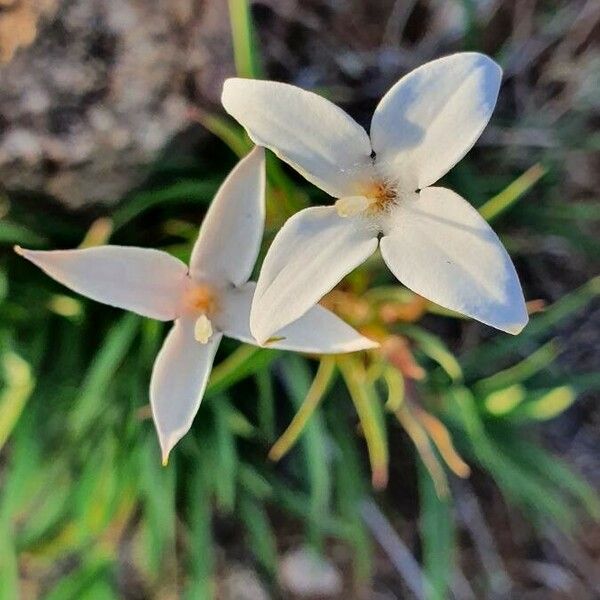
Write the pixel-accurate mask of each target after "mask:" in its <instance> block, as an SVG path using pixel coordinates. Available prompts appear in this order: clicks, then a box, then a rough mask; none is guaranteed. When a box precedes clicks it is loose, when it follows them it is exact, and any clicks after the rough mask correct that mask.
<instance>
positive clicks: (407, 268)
mask: <svg viewBox="0 0 600 600" xmlns="http://www.w3.org/2000/svg"><path fill="white" fill-rule="evenodd" d="M384 233H385V236H384V237H383V238H382V240H381V254H382V255H383V258H384V260H385V262H386V263H387V265H388V266H389V268H390V269H391V270H392V272H393V273H394V275H396V277H397V278H398V279H399V280H400V281H401V282H402V283H403V284H404V285H406V286H407V287H409V288H410V289H411V290H413V291H414V292H416V293H417V294H420V295H421V296H424V297H425V298H428V299H429V300H433V302H435V303H436V304H439V305H440V306H444V307H446V308H449V309H451V310H455V311H457V312H459V313H462V314H465V315H468V316H470V317H473V318H474V319H477V320H478V321H482V322H483V323H486V324H487V325H491V326H492V327H496V328H497V329H501V330H503V331H507V332H509V333H519V331H521V329H523V327H524V326H525V325H526V323H527V320H528V316H527V311H526V309H525V301H524V299H523V292H522V290H521V285H520V284H519V279H518V277H517V273H516V271H515V268H514V266H513V264H512V262H511V260H510V257H509V256H508V254H507V252H506V250H505V249H504V246H503V245H502V243H501V242H500V240H499V239H498V236H497V235H496V234H495V233H494V232H493V231H492V229H491V228H490V226H489V225H488V224H487V223H486V222H485V221H484V219H483V218H482V217H481V216H480V214H479V213H478V212H477V211H476V210H475V209H474V208H473V207H472V206H471V205H470V204H469V203H468V202H467V201H466V200H464V199H463V198H461V197H460V196H459V195H458V194H455V193H454V192H451V191H450V190H447V189H444V188H425V189H424V190H423V191H422V192H421V193H420V194H414V195H413V196H412V197H410V198H408V197H407V198H406V199H405V200H404V201H403V202H401V203H400V204H399V205H398V207H397V208H396V209H395V210H394V212H393V213H392V214H391V215H390V217H389V222H388V223H387V224H386V226H385V227H384Z"/></svg>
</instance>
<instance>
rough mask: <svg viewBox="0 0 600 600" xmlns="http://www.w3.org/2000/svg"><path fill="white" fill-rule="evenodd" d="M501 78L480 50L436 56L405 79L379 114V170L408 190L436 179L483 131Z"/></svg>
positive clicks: (374, 128)
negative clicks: (436, 57)
mask: <svg viewBox="0 0 600 600" xmlns="http://www.w3.org/2000/svg"><path fill="white" fill-rule="evenodd" d="M501 79H502V70H501V69H500V67H499V66H498V65H497V64H496V63H495V62H494V61H493V60H492V59H491V58H488V57H487V56H485V55H483V54H478V53H476V52H464V53H460V54H453V55H451V56H446V57H444V58H440V59H438V60H434V61H432V62H429V63H426V64H424V65H423V66H421V67H419V68H418V69H415V70H414V71H412V72H411V73H409V74H408V75H406V76H405V77H403V78H402V79H401V80H400V81H399V82H398V83H396V85H394V87H392V89H391V90H390V91H389V92H388V93H387V94H386V95H385V96H384V97H383V99H382V100H381V102H380V103H379V106H378V107H377V109H376V110H375V114H374V115H373V121H372V123H371V142H372V144H373V149H374V150H375V152H376V159H375V160H376V164H377V167H378V169H379V170H381V171H382V172H383V173H384V174H385V176H386V177H388V178H390V179H392V180H393V181H397V182H398V185H399V186H400V187H401V188H402V189H403V190H405V191H414V190H417V189H422V188H424V187H427V186H429V185H431V184H432V183H435V182H436V181H437V180H438V179H439V178H440V177H442V176H443V175H444V174H445V173H447V172H448V171H449V170H450V169H451V168H452V167H453V166H454V165H455V164H456V163H457V162H458V161H459V160H460V159H461V158H462V157H463V156H464V155H465V154H466V153H467V152H468V151H469V150H470V149H471V147H472V146H473V144H474V143H475V142H476V141H477V139H478V138H479V136H480V135H481V132H482V131H483V129H484V127H485V126H486V125H487V122H488V121H489V119H490V117H491V115H492V111H493V110H494V106H495V104H496V98H497V96H498V90H499V88H500V81H501Z"/></svg>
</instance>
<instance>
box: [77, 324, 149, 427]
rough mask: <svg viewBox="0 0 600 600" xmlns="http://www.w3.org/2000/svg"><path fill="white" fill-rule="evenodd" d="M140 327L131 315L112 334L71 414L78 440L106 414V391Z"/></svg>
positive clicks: (90, 371) (89, 371) (102, 349)
mask: <svg viewBox="0 0 600 600" xmlns="http://www.w3.org/2000/svg"><path fill="white" fill-rule="evenodd" d="M139 326H140V318H139V317H138V316H136V315H132V314H127V315H125V316H124V317H122V318H121V319H120V320H119V321H118V322H117V323H116V324H115V325H113V327H112V328H111V329H110V331H109V332H108V335H107V336H106V339H105V341H104V343H103V344H102V347H101V348H100V350H99V351H98V353H97V354H96V356H95V358H94V360H93V361H92V364H91V365H90V367H89V369H88V371H87V373H86V376H85V379H84V381H83V384H82V386H81V394H80V395H79V399H78V401H77V404H76V405H75V406H74V407H73V410H72V411H71V413H70V415H69V422H70V427H71V430H72V432H73V434H74V435H75V436H76V437H80V436H82V435H84V434H85V432H86V430H87V429H88V428H89V427H91V426H92V425H93V424H95V423H96V422H97V421H96V419H97V417H98V416H99V415H101V414H102V413H103V412H104V411H105V409H106V407H105V401H106V400H105V395H106V392H107V390H108V387H109V386H110V384H111V383H112V381H113V380H114V377H115V373H116V371H117V369H118V368H119V366H120V365H121V363H122V362H123V359H124V358H125V356H126V355H127V352H128V351H129V349H130V348H131V346H132V344H133V341H134V339H135V336H136V334H137V332H138V330H139Z"/></svg>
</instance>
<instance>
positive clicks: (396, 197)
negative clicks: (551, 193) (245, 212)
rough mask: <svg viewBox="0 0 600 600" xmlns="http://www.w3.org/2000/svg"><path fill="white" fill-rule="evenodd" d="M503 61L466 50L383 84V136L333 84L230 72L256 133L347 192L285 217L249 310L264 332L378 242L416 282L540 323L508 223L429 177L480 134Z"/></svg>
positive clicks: (482, 311)
mask: <svg viewBox="0 0 600 600" xmlns="http://www.w3.org/2000/svg"><path fill="white" fill-rule="evenodd" d="M501 75H502V72H501V69H500V67H499V66H498V65H497V64H496V63H495V62H493V61H492V60H491V59H490V58H488V57H486V56H484V55H482V54H476V53H471V52H468V53H461V54H454V55H452V56H447V57H445V58H441V59H439V60H434V61H432V62H430V63H427V64H425V65H423V66H421V67H420V68H418V69H416V70H414V71H412V72H411V73H409V74H408V75H406V76H405V77H403V78H402V79H401V80H400V81H399V82H398V83H396V85H394V86H393V87H392V89H391V90H390V91H389V92H388V93H387V94H386V95H385V96H384V97H383V99H382V100H381V102H380V103H379V105H378V106H377V108H376V110H375V114H374V116H373V120H372V122H371V135H370V138H369V136H368V135H367V133H366V132H365V130H364V129H363V128H362V127H361V126H360V125H358V124H357V123H356V122H355V121H353V120H352V119H351V118H350V117H349V116H348V115H347V114H346V113H345V112H344V111H342V110H341V109H340V108H338V107H337V106H335V105H334V104H332V103H331V102H329V101H327V100H325V99H324V98H322V97H320V96H318V95H316V94H313V93H311V92H307V91H304V90H301V89H299V88H297V87H294V86H291V85H286V84H283V83H277V82H271V81H256V80H246V79H228V80H227V81H226V82H225V85H224V89H223V97H222V101H223V106H224V107H225V109H226V110H227V111H228V112H229V113H230V114H231V115H232V116H233V117H235V118H236V119H237V120H238V121H239V122H240V123H241V124H242V125H243V126H244V127H245V128H246V131H247V132H248V134H249V136H250V137H251V138H252V140H253V141H254V142H255V143H256V144H259V145H261V146H265V147H267V148H269V149H271V150H272V151H273V152H274V153H275V154H277V156H279V157H280V158H281V159H282V160H284V161H286V162H287V163H289V164H290V165H291V166H292V167H294V168H295V169H296V170H298V171H299V172H300V173H301V174H302V175H304V177H306V178H307V179H308V180H309V181H311V182H312V183H314V184H315V185H317V186H319V187H320V188H321V189H323V190H324V191H325V192H327V193H328V194H330V195H331V196H333V197H335V198H338V200H337V202H336V203H335V206H330V207H325V206H322V207H314V208H307V209H305V210H302V211H300V212H299V213H297V214H296V215H294V216H293V217H292V218H291V219H289V221H288V222H287V223H286V224H285V225H284V226H283V228H282V229H281V230H280V231H279V233H278V234H277V236H276V237H275V240H274V241H273V244H272V245H271V247H270V249H269V251H268V253H267V256H266V258H265V261H264V264H263V267H262V271H261V273H260V276H259V279H258V283H257V288H256V294H255V297H254V303H253V306H252V311H251V316H250V329H251V331H252V333H253V334H254V336H255V337H256V339H257V340H259V341H264V340H265V339H268V338H269V336H271V335H272V334H273V332H274V331H276V330H277V329H279V328H281V327H283V326H285V325H286V324H288V323H291V322H293V321H294V320H295V319H297V318H298V317H300V316H301V315H303V314H304V313H305V312H306V311H307V310H308V309H309V308H310V307H311V306H313V305H314V304H315V302H317V301H318V300H319V299H320V298H321V297H322V296H323V295H324V294H325V293H327V292H328V291H329V290H331V289H332V288H333V287H334V286H335V285H336V284H337V283H338V282H339V281H340V280H341V279H342V278H343V277H344V276H345V275H347V274H348V273H349V272H350V271H352V270H353V269H354V268H355V267H356V266H358V265H360V264H361V263H362V262H364V261H365V260H366V259H367V257H369V256H370V255H371V254H373V252H375V250H376V249H377V246H378V238H379V236H380V235H381V236H382V237H381V243H380V244H379V245H380V248H381V254H382V256H383V259H384V261H385V262H386V263H387V265H388V267H389V268H390V269H391V270H392V272H393V273H394V275H396V277H397V278H398V279H399V280H400V281H401V282H402V283H403V284H404V285H406V286H407V287H409V288H410V289H412V290H413V291H415V292H416V293H418V294H420V295H422V296H425V297H426V298H429V299H430V300H432V301H434V302H436V303H437V304H439V305H441V306H444V307H446V308H449V309H452V310H455V311H457V312H460V313H463V314H465V315H468V316H470V317H473V318H475V319H478V320H479V321H482V322H483V323H486V324H488V325H492V326H493V327H497V328H498V329H501V330H504V331H507V332H510V333H518V332H519V331H520V330H521V329H522V328H523V327H524V326H525V324H526V323H527V319H528V317H527V312H526V309H525V303H524V299H523V293H522V291H521V286H520V284H519V280H518V278H517V274H516V272H515V269H514V267H513V264H512V262H511V260H510V258H509V256H508V254H507V253H506V250H505V249H504V247H503V246H502V244H501V243H500V241H499V240H498V237H497V236H496V234H495V233H494V232H493V231H492V230H491V229H490V227H489V226H488V224H487V223H486V222H485V221H484V220H483V219H482V218H481V217H480V215H479V214H478V212H477V211H476V210H475V209H474V208H473V207H472V206H471V205H469V204H468V203H467V202H466V201H465V200H464V199H463V198H461V197H460V196H458V195H457V194H455V193H454V192H451V191H450V190H447V189H445V188H441V187H429V186H431V185H432V184H433V183H435V182H436V181H437V180H438V179H439V178H440V177H442V176H443V175H444V174H445V173H447V172H448V170H449V169H451V168H452V167H453V166H454V165H455V164H456V163H457V162H458V161H459V160H460V159H461V158H462V157H463V156H464V155H465V154H466V152H467V151H468V150H469V149H470V148H471V147H472V146H473V144H474V143H475V141H476V140H477V138H478V137H479V135H480V134H481V132H482V130H483V129H484V127H485V125H486V124H487V122H488V120H489V118H490V116H491V114H492V111H493V108H494V105H495V103H496V97H497V95H498V89H499V86H500V80H501Z"/></svg>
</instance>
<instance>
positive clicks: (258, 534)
mask: <svg viewBox="0 0 600 600" xmlns="http://www.w3.org/2000/svg"><path fill="white" fill-rule="evenodd" d="M239 512H240V518H241V520H242V522H243V523H244V525H245V527H246V532H247V533H248V546H249V547H250V549H251V551H252V554H253V555H254V557H255V558H256V560H257V561H258V563H259V564H260V565H261V567H262V568H263V569H264V570H265V571H266V572H267V573H268V574H269V575H270V576H271V577H275V574H276V571H277V544H276V539H275V533H274V532H273V528H272V527H271V524H270V523H269V518H268V516H267V513H266V512H265V510H264V509H263V508H262V507H261V506H260V505H259V504H258V503H257V502H256V501H255V500H253V499H251V498H250V497H248V496H247V495H245V494H244V495H242V496H241V497H240V504H239Z"/></svg>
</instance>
